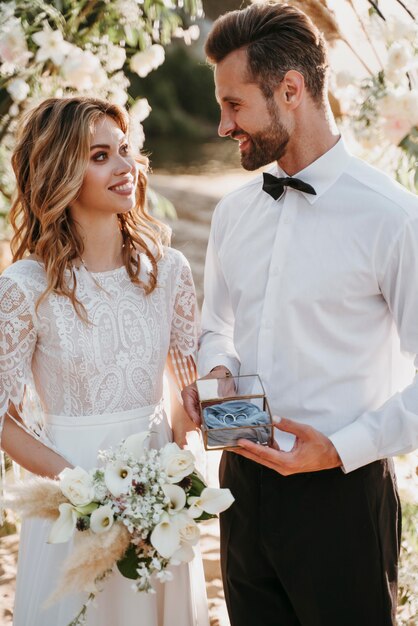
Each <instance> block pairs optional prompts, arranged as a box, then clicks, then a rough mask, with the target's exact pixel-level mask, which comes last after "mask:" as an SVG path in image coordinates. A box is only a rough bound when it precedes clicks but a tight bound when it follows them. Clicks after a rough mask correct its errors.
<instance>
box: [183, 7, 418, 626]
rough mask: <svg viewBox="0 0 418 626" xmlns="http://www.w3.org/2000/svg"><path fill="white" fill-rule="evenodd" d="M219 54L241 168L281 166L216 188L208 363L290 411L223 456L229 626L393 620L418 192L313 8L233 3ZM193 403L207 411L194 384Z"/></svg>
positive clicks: (409, 397) (417, 385)
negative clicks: (357, 137) (392, 170)
mask: <svg viewBox="0 0 418 626" xmlns="http://www.w3.org/2000/svg"><path fill="white" fill-rule="evenodd" d="M206 53H207V56H208V58H209V60H210V61H211V63H212V64H213V65H214V69H215V84H216V97H217V100H218V102H219V106H220V109H221V121H220V125H219V134H220V135H221V136H223V137H230V138H231V139H235V140H236V141H237V142H238V144H239V150H240V154H241V162H242V165H243V167H244V168H245V169H247V170H255V169H257V168H259V167H261V166H265V165H267V164H269V163H273V165H271V166H270V167H269V168H268V170H267V175H264V177H263V176H262V175H259V176H258V177H256V178H255V179H253V180H252V181H251V182H249V183H247V184H245V185H244V186H243V187H241V188H240V189H238V190H237V191H235V192H233V193H231V194H229V195H228V196H226V197H225V198H224V199H223V200H222V201H221V202H220V203H219V205H218V207H217V208H216V210H215V213H214V216H213V222H212V230H211V235H210V241H209V246H208V252H207V263H206V274H205V302H204V307H203V315H202V325H203V335H202V339H201V347H200V364H199V365H200V373H201V375H209V376H211V377H214V376H218V377H219V376H224V375H229V374H231V373H232V374H233V375H236V374H237V373H238V372H239V373H240V374H254V373H258V374H259V375H260V377H261V379H262V381H263V383H264V386H265V389H266V393H267V396H268V399H269V402H270V406H271V407H272V410H273V413H274V414H275V415H280V416H283V418H282V419H281V421H280V422H279V423H278V424H276V444H275V446H274V447H271V448H266V447H262V446H258V445H256V444H252V443H250V442H247V441H242V443H241V445H242V447H241V448H239V449H236V450H235V451H234V452H226V453H224V455H223V458H222V463H221V482H222V486H224V487H229V488H230V489H231V491H232V493H233V494H234V496H235V499H236V502H235V504H234V506H232V507H231V508H230V509H229V510H228V511H226V512H225V513H224V514H223V515H222V519H221V549H222V566H223V578H224V585H225V591H226V599H227V604H228V610H229V614H230V619H231V624H232V626H258V625H260V626H392V625H393V624H395V611H396V587H397V561H398V553H399V542H400V509H399V500H398V495H397V492H396V486H395V481H394V474H393V466H392V462H391V461H388V460H387V459H386V457H388V456H389V457H390V456H392V455H396V454H399V453H404V452H408V451H410V450H412V449H413V448H414V447H416V446H417V445H418V381H413V377H414V371H415V368H414V364H413V358H414V355H416V354H417V353H418V202H417V199H416V198H415V197H414V196H413V195H412V194H410V193H408V192H407V191H406V190H405V189H403V188H401V187H400V186H399V185H397V184H396V183H394V182H393V181H391V180H390V179H389V178H387V177H386V176H385V175H384V174H382V173H380V172H379V171H377V170H375V169H373V168H372V167H369V166H368V165H367V164H366V163H364V162H362V161H360V160H358V159H357V158H355V157H353V156H352V155H351V154H350V153H349V152H348V151H347V149H346V147H345V144H344V141H343V139H342V138H341V137H340V136H339V133H338V130H337V128H336V126H335V123H334V120H333V118H332V114H331V111H330V108H329V105H328V101H327V73H328V60H327V52H326V46H325V43H324V40H323V38H322V36H321V34H320V33H319V32H318V30H317V29H316V27H315V26H314V25H313V24H312V22H311V21H310V20H309V19H308V18H307V16H306V15H305V14H304V13H302V12H300V11H299V10H297V9H295V8H293V7H291V6H287V5H283V4H278V3H273V4H271V3H264V4H260V3H257V4H253V5H251V6H250V7H248V8H246V9H243V10H240V11H234V12H231V13H227V14H226V15H224V16H222V17H220V18H219V19H218V20H217V21H216V22H215V24H214V26H213V29H212V31H211V33H210V34H209V37H208V40H207V43H206ZM274 177H276V178H274ZM277 178H278V179H279V180H277ZM401 350H402V352H401ZM184 402H185V406H186V408H187V410H188V412H189V413H190V415H191V416H192V417H193V418H194V419H195V420H198V419H199V416H198V414H197V404H196V390H195V388H193V387H189V388H187V389H186V390H185V392H184ZM285 418H286V419H285Z"/></svg>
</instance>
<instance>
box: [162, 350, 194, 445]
mask: <svg viewBox="0 0 418 626" xmlns="http://www.w3.org/2000/svg"><path fill="white" fill-rule="evenodd" d="M188 359H192V357H188ZM185 361H186V362H187V358H186V359H185ZM192 366H193V368H194V363H193V364H192V363H190V364H188V365H187V367H190V368H191V367H192ZM166 371H167V374H168V382H169V387H170V413H171V428H172V430H173V440H174V441H175V442H176V444H177V445H178V446H180V447H181V448H182V447H184V446H185V445H186V443H187V433H189V432H191V431H193V430H196V431H198V430H199V428H198V427H197V426H196V424H195V423H194V422H193V421H192V420H191V419H190V417H189V416H188V415H187V413H186V411H185V410H184V408H183V403H182V402H181V395H180V392H181V390H182V387H183V386H184V385H183V386H182V385H181V382H180V381H179V379H178V377H177V376H176V373H175V367H174V363H173V360H172V355H171V354H170V355H169V356H168V358H167V364H166Z"/></svg>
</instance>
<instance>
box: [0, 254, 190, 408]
mask: <svg viewBox="0 0 418 626" xmlns="http://www.w3.org/2000/svg"><path fill="white" fill-rule="evenodd" d="M141 261H142V268H141V272H145V273H146V272H147V271H148V268H149V261H148V259H147V258H146V257H145V255H141ZM75 271H76V278H77V297H78V299H79V300H80V302H81V303H82V304H83V305H84V307H85V310H86V312H87V316H88V320H89V323H88V324H87V323H85V322H83V320H81V319H80V318H79V317H78V316H77V314H76V312H75V310H74V307H73V306H72V304H71V301H70V300H69V299H68V298H67V297H63V296H58V295H56V294H49V295H48V296H47V298H45V299H44V300H42V301H41V303H40V305H39V307H38V310H37V311H35V305H36V302H37V300H38V298H39V296H40V295H41V293H42V292H43V291H44V290H45V288H46V275H45V271H44V268H43V266H42V265H41V264H40V263H38V262H37V261H34V260H29V259H27V260H22V261H18V262H16V263H14V264H13V265H12V266H10V267H9V268H8V269H7V270H6V271H5V272H4V273H3V275H2V276H1V277H0V419H1V416H2V415H3V414H4V413H5V412H6V410H7V407H8V403H9V401H12V402H13V403H14V404H15V406H18V405H19V403H20V402H21V401H22V398H23V395H24V390H25V387H28V386H30V385H33V386H34V387H35V389H36V392H37V394H38V396H39V398H40V401H41V404H42V407H43V410H44V411H45V412H46V413H49V414H53V415H71V416H83V415H95V414H102V413H113V412H116V411H124V410H128V409H132V408H136V407H138V406H147V405H151V404H155V403H157V402H158V401H159V399H160V398H161V395H162V384H163V370H164V367H165V363H166V359H167V355H168V354H169V352H171V354H172V356H173V357H174V364H175V368H174V369H175V370H176V371H177V373H178V374H179V376H180V377H181V375H182V373H183V375H184V367H183V366H182V364H181V358H182V357H189V356H190V355H193V354H194V352H195V350H196V348H197V330H196V322H195V319H196V299H195V292H194V286H193V280H192V277H191V272H190V268H189V266H188V263H187V261H186V259H185V258H184V257H183V255H182V254H181V253H180V252H178V251H176V250H173V249H171V248H168V249H166V250H165V254H164V257H163V258H162V259H161V260H160V261H159V263H158V285H157V287H156V289H155V290H154V291H153V292H152V293H151V294H149V295H146V294H145V292H144V290H143V289H142V287H140V286H138V285H134V284H133V283H132V282H131V281H130V279H129V277H128V274H127V272H126V270H125V268H124V267H121V268H119V269H116V270H112V271H108V272H101V273H94V274H93V273H89V272H88V271H87V270H86V269H85V268H84V267H83V266H82V267H80V268H79V269H77V270H75ZM141 278H142V279H143V280H144V275H142V276H141ZM145 279H146V275H145Z"/></svg>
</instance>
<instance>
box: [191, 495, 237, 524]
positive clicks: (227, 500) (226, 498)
mask: <svg viewBox="0 0 418 626" xmlns="http://www.w3.org/2000/svg"><path fill="white" fill-rule="evenodd" d="M234 500H235V498H234V496H233V495H232V493H231V492H230V490H229V489H215V488H214V487H205V489H203V491H202V493H201V494H200V496H190V497H189V498H188V499H187V502H188V504H189V505H190V508H189V511H188V513H189V515H190V517H193V518H196V517H200V516H201V515H202V513H203V512H205V513H209V514H210V515H217V514H218V513H222V511H226V509H228V508H229V507H230V506H231V504H232V503H233V502H234Z"/></svg>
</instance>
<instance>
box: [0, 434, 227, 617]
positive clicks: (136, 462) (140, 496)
mask: <svg viewBox="0 0 418 626" xmlns="http://www.w3.org/2000/svg"><path fill="white" fill-rule="evenodd" d="M147 436H148V433H139V434H135V435H132V436H130V437H128V438H127V439H125V440H124V441H122V442H121V443H120V444H119V445H118V446H117V447H116V448H115V449H109V450H105V451H103V452H100V453H99V459H100V461H101V462H102V465H101V466H100V467H98V468H94V469H92V470H90V471H89V472H86V471H85V470H84V469H82V468H81V467H75V468H74V469H69V468H67V469H65V470H64V471H62V472H61V474H60V475H59V477H58V479H57V480H52V479H49V478H35V479H32V480H29V481H27V482H24V483H21V484H19V485H16V486H15V487H13V488H12V490H11V491H10V494H9V496H8V499H7V501H6V503H7V505H8V506H10V507H11V508H13V509H15V510H16V511H18V512H20V513H21V515H23V516H24V517H44V518H49V519H54V520H55V521H54V523H53V525H52V528H51V532H50V535H49V542H50V543H64V542H67V541H69V540H70V539H72V538H74V547H73V550H72V552H71V553H70V555H69V556H68V558H67V560H66V561H65V562H64V564H63V571H62V576H61V581H60V583H59V586H58V588H57V590H56V591H55V593H54V594H53V596H52V598H51V599H50V600H51V601H52V600H54V599H56V598H58V597H59V596H60V595H61V594H63V593H68V592H87V593H89V594H90V595H89V599H88V601H87V602H86V603H85V604H84V605H83V607H82V608H81V610H80V612H79V614H78V615H77V616H76V618H75V619H74V620H73V621H72V622H71V626H76V625H77V624H82V623H83V620H84V617H85V614H86V611H87V606H88V604H89V602H90V601H91V600H92V599H93V598H94V596H95V595H96V593H98V588H97V583H98V582H99V581H101V580H103V579H104V578H105V577H106V576H107V575H108V574H109V573H110V572H111V570H112V569H113V568H114V566H115V565H116V566H117V568H118V569H119V571H120V573H121V574H122V575H123V576H125V577H126V578H130V579H132V580H133V588H134V589H135V590H136V591H144V592H152V591H153V587H152V579H153V577H154V576H155V578H156V579H159V580H160V581H161V582H166V581H169V580H171V579H172V577H173V574H172V572H171V571H169V570H168V569H167V567H168V566H169V565H177V564H179V563H182V562H188V561H191V560H192V559H193V556H194V552H193V546H194V545H195V544H197V542H198V540H199V537H200V531H199V529H198V526H197V523H196V522H200V521H203V520H206V519H209V518H211V517H215V516H216V515H217V514H218V513H221V512H222V511H224V510H225V509H227V508H228V507H229V506H230V505H231V504H232V502H233V501H234V498H233V497H232V495H231V492H230V491H229V489H214V488H210V487H207V486H206V485H205V483H204V482H203V480H202V478H201V477H200V476H199V474H198V473H197V472H196V470H195V465H194V464H195V459H194V456H193V454H192V453H191V452H190V451H188V450H182V449H181V448H179V447H178V446H177V444H175V443H169V444H167V445H166V446H164V447H163V448H162V449H161V450H153V449H148V448H147V446H146V438H147Z"/></svg>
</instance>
